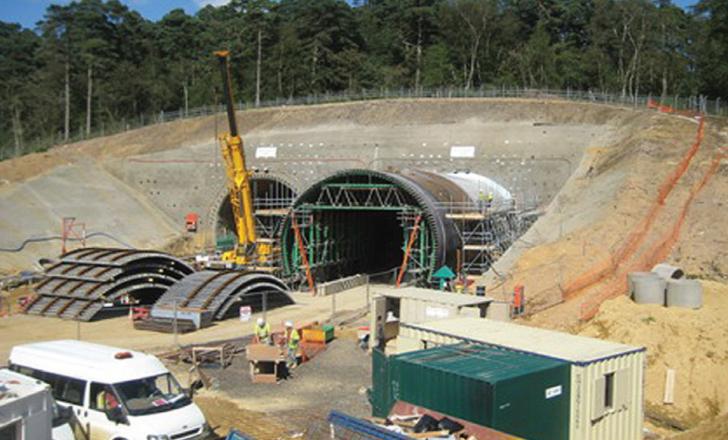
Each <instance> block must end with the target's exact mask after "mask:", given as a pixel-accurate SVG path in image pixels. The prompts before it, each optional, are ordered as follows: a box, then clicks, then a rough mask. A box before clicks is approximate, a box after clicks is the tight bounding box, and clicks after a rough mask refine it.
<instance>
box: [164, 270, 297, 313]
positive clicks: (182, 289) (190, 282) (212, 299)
mask: <svg viewBox="0 0 728 440" xmlns="http://www.w3.org/2000/svg"><path fill="white" fill-rule="evenodd" d="M263 294H265V295H266V300H267V301H268V303H269V304H276V305H284V304H293V299H292V298H291V297H290V295H289V294H288V287H287V286H286V285H285V284H284V283H283V282H282V281H281V280H280V279H278V278H276V277H274V276H272V275H270V274H267V273H262V272H254V271H224V272H219V271H209V270H208V271H201V272H195V273H193V274H190V275H188V276H186V277H185V278H183V279H181V280H179V281H178V282H177V283H175V284H174V285H173V286H171V287H170V288H169V289H168V290H167V291H166V292H165V293H164V295H162V297H161V298H159V300H158V301H157V302H156V303H155V304H154V307H153V308H152V316H154V315H155V312H154V309H156V308H164V309H173V308H175V307H178V308H190V309H197V310H203V311H210V312H212V314H213V316H214V317H215V319H224V318H225V316H226V315H228V313H229V312H230V310H231V307H232V306H233V305H234V304H235V303H237V302H238V300H241V299H244V298H246V297H248V298H254V299H256V300H257V299H259V297H260V296H262V295H263Z"/></svg>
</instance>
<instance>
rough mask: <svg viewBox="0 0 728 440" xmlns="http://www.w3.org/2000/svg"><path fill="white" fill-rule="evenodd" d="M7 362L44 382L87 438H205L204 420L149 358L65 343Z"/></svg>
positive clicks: (40, 346)
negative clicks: (69, 411) (71, 415)
mask: <svg viewBox="0 0 728 440" xmlns="http://www.w3.org/2000/svg"><path fill="white" fill-rule="evenodd" d="M9 361H10V369H11V370H14V371H17V372H19V373H21V374H25V375H26V376H32V377H34V378H36V379H38V380H41V381H43V382H46V383H47V384H49V385H50V386H51V388H52V390H53V396H54V397H55V399H56V400H57V401H58V402H59V403H60V404H61V405H67V406H68V407H70V408H71V409H72V411H73V413H74V415H75V418H76V419H77V421H78V422H79V423H78V425H79V426H80V429H81V430H82V431H83V432H84V434H85V435H84V437H87V438H90V439H91V440H193V439H194V440H197V439H204V438H207V437H208V436H209V435H210V429H209V427H208V425H207V423H206V422H205V416H204V415H203V414H202V412H201V411H200V409H199V408H198V407H197V405H195V404H194V403H193V402H192V399H191V398H190V396H189V395H188V394H187V393H186V392H185V390H183V389H182V387H180V385H179V383H178V382H177V380H176V379H175V378H174V376H172V374H171V373H170V372H169V371H168V370H167V369H166V368H165V366H164V364H162V363H161V362H160V361H159V359H157V358H156V357H154V356H151V355H148V354H144V353H140V352H136V351H130V350H124V349H121V348H114V347H108V346H105V345H98V344H91V343H88V342H81V341H73V340H65V341H50V342H39V343H35V344H27V345H19V346H16V347H13V349H12V351H11V352H10V359H9ZM87 431H89V432H87Z"/></svg>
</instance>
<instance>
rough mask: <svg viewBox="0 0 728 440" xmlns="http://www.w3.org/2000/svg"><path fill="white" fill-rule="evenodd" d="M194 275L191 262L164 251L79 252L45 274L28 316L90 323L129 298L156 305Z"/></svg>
mask: <svg viewBox="0 0 728 440" xmlns="http://www.w3.org/2000/svg"><path fill="white" fill-rule="evenodd" d="M192 272H193V269H192V267H190V266H189V265H188V264H187V263H185V262H183V261H182V260H179V259H177V258H174V257H172V256H171V255H168V254H165V253H161V252H154V251H144V250H129V249H111V248H81V249H76V250H73V251H70V252H67V253H65V254H63V255H61V256H60V257H59V260H58V262H57V263H55V264H54V265H53V266H51V267H50V268H48V269H47V270H46V273H45V279H44V280H43V281H41V282H40V283H39V284H38V286H36V288H35V291H36V294H37V296H36V298H35V299H34V300H33V301H32V302H31V303H30V304H29V305H28V306H27V307H26V313H29V314H31V315H41V316H56V317H60V318H64V319H75V320H80V321H90V320H91V319H93V318H94V317H95V316H96V314H97V313H98V312H99V311H101V310H102V309H103V308H104V305H105V304H109V303H111V304H113V303H116V302H119V301H120V300H122V299H123V298H124V297H131V298H134V299H136V300H138V301H140V302H141V303H143V304H151V303H153V302H154V301H155V300H156V299H157V298H159V297H160V296H161V295H162V294H163V293H164V292H165V291H166V290H167V289H168V288H169V286H171V285H172V284H174V283H175V282H177V281H178V280H180V279H182V278H183V277H185V276H186V275H188V274H190V273H192Z"/></svg>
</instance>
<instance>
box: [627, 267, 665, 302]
mask: <svg viewBox="0 0 728 440" xmlns="http://www.w3.org/2000/svg"><path fill="white" fill-rule="evenodd" d="M638 278H659V275H657V274H656V273H654V272H630V273H629V274H628V275H627V286H628V289H629V296H630V298H634V280H635V279H638Z"/></svg>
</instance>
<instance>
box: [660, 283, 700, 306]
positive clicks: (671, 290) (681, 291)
mask: <svg viewBox="0 0 728 440" xmlns="http://www.w3.org/2000/svg"><path fill="white" fill-rule="evenodd" d="M666 304H667V306H668V307H684V308H688V309H699V308H701V307H702V306H703V285H702V284H700V281H698V280H686V279H682V280H668V281H667V293H666Z"/></svg>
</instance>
